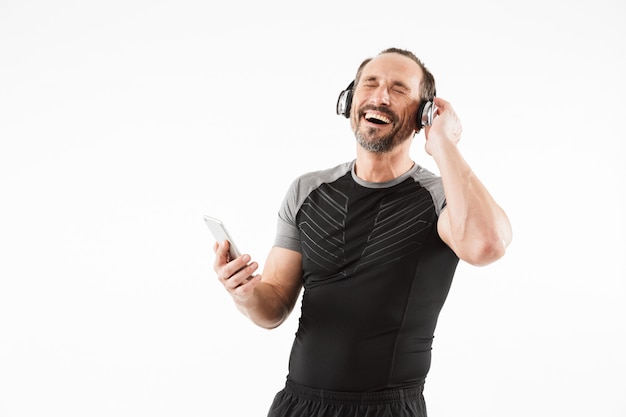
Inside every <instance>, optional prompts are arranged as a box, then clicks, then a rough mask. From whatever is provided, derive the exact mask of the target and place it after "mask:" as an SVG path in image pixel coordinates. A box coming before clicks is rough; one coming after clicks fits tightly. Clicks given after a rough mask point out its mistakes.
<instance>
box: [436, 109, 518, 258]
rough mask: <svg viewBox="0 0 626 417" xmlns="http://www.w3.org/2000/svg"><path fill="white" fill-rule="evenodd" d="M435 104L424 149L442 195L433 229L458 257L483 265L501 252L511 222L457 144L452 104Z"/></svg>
mask: <svg viewBox="0 0 626 417" xmlns="http://www.w3.org/2000/svg"><path fill="white" fill-rule="evenodd" d="M435 104H436V105H437V107H438V114H439V116H438V117H437V118H435V121H434V122H433V125H432V126H431V127H430V128H427V129H426V138H427V140H426V151H427V152H428V153H429V154H430V155H431V156H432V157H433V158H434V159H435V162H436V163H437V166H438V168H439V171H440V174H441V178H442V181H443V188H444V192H445V195H446V208H445V209H444V210H443V211H442V212H441V215H440V216H439V221H438V224H437V229H438V231H439V235H440V236H441V238H442V240H443V241H444V242H446V243H447V244H448V246H450V248H451V249H452V250H453V251H454V252H455V253H456V254H457V255H458V256H459V258H460V259H462V260H464V261H466V262H468V263H470V264H472V265H487V264H489V263H491V262H494V261H496V260H497V259H499V258H500V257H502V256H503V255H504V253H505V251H506V247H507V246H508V245H509V243H510V242H511V238H512V231H511V225H510V223H509V220H508V217H507V216H506V213H505V212H504V211H503V210H502V208H501V207H500V206H499V205H498V204H497V203H496V202H495V201H494V199H493V198H492V196H491V195H490V193H489V192H488V191H487V189H486V188H485V186H484V185H483V184H482V182H481V181H480V180H479V179H478V177H476V175H475V174H474V172H473V171H472V169H471V167H470V166H469V164H468V163H467V162H466V161H465V159H464V158H463V156H462V155H461V153H460V152H459V149H458V148H457V143H458V142H459V140H460V136H461V131H462V128H461V123H460V121H459V119H458V117H457V115H456V113H455V112H454V110H453V109H452V106H450V104H449V103H448V102H446V101H444V100H442V99H440V98H436V99H435Z"/></svg>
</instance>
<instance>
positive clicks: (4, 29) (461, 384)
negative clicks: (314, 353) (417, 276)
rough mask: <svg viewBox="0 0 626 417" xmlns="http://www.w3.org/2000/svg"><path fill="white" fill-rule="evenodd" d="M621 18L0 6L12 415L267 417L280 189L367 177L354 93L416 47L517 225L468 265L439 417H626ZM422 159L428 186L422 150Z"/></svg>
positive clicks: (447, 349) (181, 2) (181, 4)
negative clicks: (226, 248) (234, 293)
mask: <svg viewBox="0 0 626 417" xmlns="http://www.w3.org/2000/svg"><path fill="white" fill-rule="evenodd" d="M625 18H626V5H625V4H624V3H623V2H621V1H617V0H613V1H610V0H597V1H594V2H587V1H584V2H583V1H550V0H544V1H538V0H529V1H524V2H495V1H494V2H488V1H478V2H469V1H462V0H449V1H432V2H424V1H411V2H409V1H393V0H391V1H384V2H381V1H376V2H373V1H370V0H359V1H343V2H342V1H333V2H326V1H320V2H304V3H303V2H288V1H265V2H256V1H252V0H249V1H245V2H242V1H239V2H238V1H230V2H207V1H197V0H177V1H172V0H162V1H148V0H124V1H120V0H113V1H107V2H104V1H91V2H83V1H71V0H59V1H54V2H48V1H42V0H20V1H18V0H0V416H2V417H21V416H29V417H30V416H50V415H59V416H81V417H82V416H90V417H96V416H133V417H134V416H148V415H149V416H185V417H193V416H216V415H219V416H252V417H255V416H264V415H265V413H266V412H267V409H268V407H269V405H270V403H271V400H272V398H273V396H274V394H275V392H276V391H278V390H279V389H280V388H281V387H282V385H283V382H284V378H285V375H286V372H287V358H288V354H289V350H290V348H291V341H292V338H293V335H294V332H295V329H296V325H297V318H298V315H299V314H298V310H296V311H295V312H294V314H293V315H292V316H291V317H290V319H289V320H288V321H287V322H286V323H285V324H284V325H283V326H282V327H280V328H279V329H276V330H273V331H266V330H262V329H259V328H257V327H255V326H254V325H252V324H251V323H249V322H248V321H247V319H245V318H244V317H243V316H241V315H240V314H239V313H238V312H237V311H236V309H235V308H234V307H233V305H232V302H231V300H230V298H229V296H228V295H227V293H226V292H225V291H224V290H223V288H222V287H221V286H220V284H219V283H218V282H217V280H216V279H215V276H214V273H213V270H212V262H213V253H212V243H213V241H212V238H211V236H210V234H209V231H208V229H207V227H206V225H205V224H204V223H203V220H202V216H203V215H204V214H212V215H214V216H217V217H221V218H222V219H223V220H224V221H225V223H226V224H227V226H228V228H229V229H230V231H231V233H232V234H233V235H234V236H235V240H236V241H237V244H238V245H239V246H240V248H241V249H243V250H244V251H246V252H248V253H250V254H252V255H253V257H254V258H255V259H256V260H258V261H259V262H260V263H261V264H263V261H264V259H265V256H266V254H267V251H268V250H269V248H270V246H271V244H272V242H273V238H274V227H275V222H276V212H277V210H278V207H279V205H280V202H281V200H282V197H283V195H284V192H285V191H286V188H287V186H288V185H289V183H290V182H291V180H292V179H293V178H294V177H295V176H296V175H298V174H301V173H303V172H306V171H309V170H313V169H321V168H326V167H330V166H333V165H335V164H338V163H340V162H343V161H347V160H350V159H352V158H353V157H354V148H355V145H354V138H353V136H352V133H351V131H350V128H349V124H348V121H347V120H345V119H343V118H341V117H338V116H336V115H335V113H334V111H335V102H336V98H337V95H338V93H339V92H340V90H342V89H343V88H345V87H346V85H347V84H348V82H349V81H350V80H351V79H352V77H353V76H354V73H355V71H356V68H357V66H358V64H360V62H361V61H362V60H363V59H364V58H366V57H369V56H372V55H375V54H376V53H378V52H379V51H380V50H382V49H385V48H387V47H390V46H396V47H401V48H407V49H410V50H412V51H414V52H415V53H416V54H417V55H418V56H419V57H421V58H422V59H423V60H424V61H425V63H426V64H427V66H428V67H429V68H430V69H431V71H432V72H433V73H434V75H435V78H436V80H437V85H438V88H437V91H438V95H439V96H440V97H442V98H445V99H447V100H449V101H450V102H452V104H453V106H454V107H455V109H456V111H457V113H458V114H459V115H460V117H461V119H462V121H463V125H464V135H463V139H462V141H461V144H460V147H461V150H462V152H463V154H464V155H465V157H466V159H467V160H468V161H469V162H470V164H471V165H472V167H473V168H474V171H475V172H476V174H477V175H478V176H479V177H480V178H481V179H482V180H483V182H484V183H485V184H486V185H487V186H488V188H489V189H490V190H491V192H492V194H493V195H494V196H495V197H496V199H497V201H498V202H499V203H500V204H501V205H502V206H503V207H504V208H505V209H506V211H507V213H508V214H509V216H510V219H511V222H512V224H513V228H514V239H513V243H512V245H511V246H510V249H509V251H508V253H507V255H506V256H505V258H503V259H501V260H500V261H498V262H497V263H495V264H493V265H491V266H488V267H484V268H475V267H471V266H468V265H466V264H461V265H460V266H459V268H458V271H457V275H456V277H455V282H454V284H453V287H452V290H451V293H450V296H449V298H448V301H447V304H446V305H445V307H444V310H443V312H442V314H441V317H440V321H439V326H438V328H437V332H436V337H435V342H434V350H433V365H432V368H431V372H430V375H429V378H428V381H427V385H426V392H425V395H426V401H427V404H428V409H429V415H432V416H434V417H447V416H461V415H462V416H481V417H486V416H497V417H502V416H520V417H521V416H530V415H532V416H565V415H567V416H603V417H608V416H611V417H613V416H615V417H617V416H624V415H626V399H625V397H624V392H625V391H626V383H625V382H624V374H625V372H626V359H625V357H624V352H626V341H625V337H626V326H625V323H624V317H626V307H625V302H624V299H625V296H626V284H625V282H624V280H625V279H626V270H625V268H624V262H623V257H624V253H625V251H626V241H625V232H626V228H625V223H624V213H625V212H626V204H625V203H624V194H625V192H624V190H625V181H624V179H625V178H626V175H625V174H626V172H625V171H626V169H625V168H624V163H623V161H624V157H625V148H624V141H625V140H626V138H625V135H624V133H623V124H624V115H625V114H626V104H625V99H624V97H625V95H626V82H625V81H624V74H625V73H626V61H625V58H626V53H625V51H626V42H625V39H626V25H625V24H624V22H625V21H626V20H625ZM413 153H414V155H413V157H414V159H415V160H416V161H418V163H420V164H421V165H423V166H425V167H427V168H429V169H431V170H434V171H436V166H435V165H434V164H433V162H432V160H431V159H430V157H429V156H427V155H426V154H425V153H424V150H423V136H421V135H420V136H418V137H417V138H416V140H415V143H414V145H413Z"/></svg>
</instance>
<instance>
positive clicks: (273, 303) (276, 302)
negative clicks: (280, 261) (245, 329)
mask: <svg viewBox="0 0 626 417" xmlns="http://www.w3.org/2000/svg"><path fill="white" fill-rule="evenodd" d="M234 301H235V306H236V307H237V309H238V310H239V311H240V312H241V313H242V314H243V315H245V316H246V317H248V318H249V319H250V320H251V321H252V322H253V323H255V324H256V325H258V326H260V327H263V328H265V329H273V328H275V327H278V326H279V325H280V324H282V323H283V322H284V321H285V320H286V319H287V317H288V316H289V313H290V312H291V310H292V308H293V307H291V306H290V305H289V303H287V302H286V301H285V300H284V299H283V298H282V297H281V296H280V294H279V293H278V291H276V289H275V288H274V287H273V286H272V285H270V284H267V283H264V282H260V283H259V284H258V285H257V286H256V288H254V292H253V294H252V297H250V298H249V299H247V300H245V301H242V300H239V299H237V298H234Z"/></svg>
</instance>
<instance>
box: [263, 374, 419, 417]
mask: <svg viewBox="0 0 626 417" xmlns="http://www.w3.org/2000/svg"><path fill="white" fill-rule="evenodd" d="M423 391H424V385H423V384H422V385H419V386H417V387H414V388H405V389H394V390H386V391H380V392H365V393H352V392H336V391H325V390H317V389H311V388H306V387H302V386H300V385H297V384H294V383H293V382H291V381H287V384H286V385H285V388H284V389H283V390H281V391H279V392H278V394H276V397H274V402H273V403H272V406H271V407H270V411H269V414H268V415H267V416H268V417H296V416H297V417H329V416H332V417H426V403H425V402H424V396H423Z"/></svg>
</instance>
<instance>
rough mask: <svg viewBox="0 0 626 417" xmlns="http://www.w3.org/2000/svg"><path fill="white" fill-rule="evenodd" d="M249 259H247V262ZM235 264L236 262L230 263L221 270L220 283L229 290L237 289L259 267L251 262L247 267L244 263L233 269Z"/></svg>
mask: <svg viewBox="0 0 626 417" xmlns="http://www.w3.org/2000/svg"><path fill="white" fill-rule="evenodd" d="M243 256H246V255H243ZM249 259H250V258H249V257H248V260H249ZM235 264H237V262H236V261H233V262H230V263H229V264H228V265H227V266H225V267H224V268H223V270H222V273H223V275H221V278H220V281H222V284H223V285H224V286H225V287H226V288H227V289H229V290H232V289H234V288H237V287H238V286H240V285H241V284H244V283H245V282H246V280H248V279H249V278H250V276H252V274H253V273H254V272H255V271H256V270H257V268H258V267H259V265H258V264H257V263H256V262H251V263H250V264H249V265H246V264H245V263H244V264H243V265H242V266H241V267H239V268H236V267H235V268H234V269H233V265H235Z"/></svg>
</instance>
